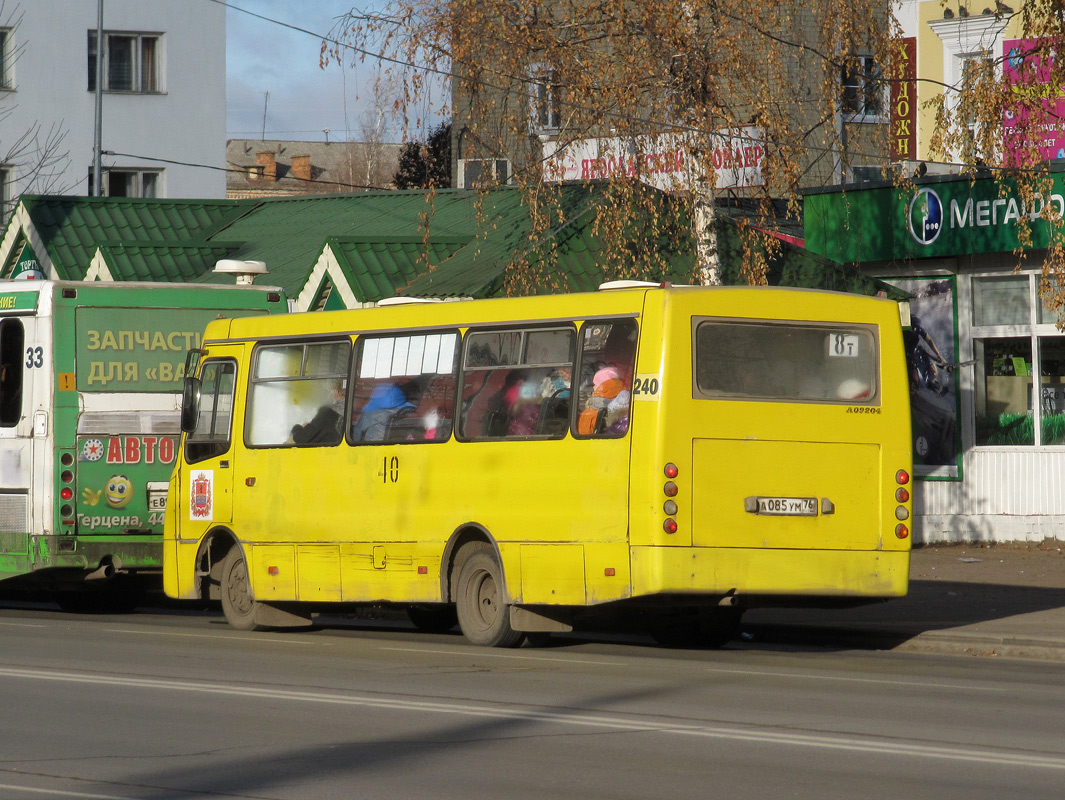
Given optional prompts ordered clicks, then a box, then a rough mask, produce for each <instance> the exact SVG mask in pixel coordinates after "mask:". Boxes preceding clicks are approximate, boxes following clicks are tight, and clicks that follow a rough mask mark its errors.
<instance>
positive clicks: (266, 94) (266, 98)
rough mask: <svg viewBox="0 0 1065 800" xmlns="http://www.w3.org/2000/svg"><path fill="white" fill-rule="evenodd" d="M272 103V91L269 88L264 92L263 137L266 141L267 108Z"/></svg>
mask: <svg viewBox="0 0 1065 800" xmlns="http://www.w3.org/2000/svg"><path fill="white" fill-rule="evenodd" d="M269 104H270V92H269V90H267V91H265V92H263V138H262V140H263V141H264V142H265V141H266V108H267V106H268V105H269Z"/></svg>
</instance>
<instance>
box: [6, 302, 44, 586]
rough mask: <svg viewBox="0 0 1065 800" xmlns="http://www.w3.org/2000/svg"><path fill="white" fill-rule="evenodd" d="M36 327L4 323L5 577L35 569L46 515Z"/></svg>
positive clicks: (20, 321) (29, 322)
mask: <svg viewBox="0 0 1065 800" xmlns="http://www.w3.org/2000/svg"><path fill="white" fill-rule="evenodd" d="M36 324H37V321H36V319H35V318H33V317H5V318H3V319H0V571H4V572H12V571H17V572H24V571H27V570H28V569H30V567H31V565H30V563H29V560H28V559H29V536H28V534H29V532H30V531H31V529H32V528H33V518H34V517H35V516H39V513H40V512H38V513H37V514H35V513H34V511H33V508H34V500H35V498H34V496H33V493H34V487H35V486H37V487H38V490H40V489H43V482H41V481H35V480H34V479H33V474H34V473H33V462H34V442H33V437H34V436H35V435H38V434H39V435H40V436H41V437H46V436H47V435H48V418H47V415H43V416H42V414H35V413H34V403H33V399H34V391H33V384H34V383H35V380H34V377H35V376H37V377H38V378H40V379H42V380H43V376H44V375H45V369H44V368H45V362H46V358H45V352H44V348H43V346H41V345H39V344H38V343H37V341H36V336H35V334H36ZM42 426H43V427H42ZM42 455H43V452H42ZM38 502H41V499H38ZM38 524H39V525H40V524H42V522H41V521H40V520H38Z"/></svg>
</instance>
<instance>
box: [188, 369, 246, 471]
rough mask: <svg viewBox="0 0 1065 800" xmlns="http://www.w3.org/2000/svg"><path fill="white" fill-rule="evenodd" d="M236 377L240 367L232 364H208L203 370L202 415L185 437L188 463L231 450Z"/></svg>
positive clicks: (201, 379) (201, 375)
mask: <svg viewBox="0 0 1065 800" xmlns="http://www.w3.org/2000/svg"><path fill="white" fill-rule="evenodd" d="M236 376H237V365H236V364H234V363H233V362H232V361H208V362H206V363H204V365H203V367H202V368H201V369H200V414H199V416H198V417H197V418H196V428H195V429H194V430H192V431H190V432H189V434H188V435H187V436H186V437H185V461H187V462H188V463H189V464H195V463H196V462H198V461H204V460H206V459H208V458H215V457H217V456H220V455H222V454H224V453H226V452H227V451H228V450H229V445H230V440H231V437H230V429H231V426H232V421H233V391H234V388H235V386H236Z"/></svg>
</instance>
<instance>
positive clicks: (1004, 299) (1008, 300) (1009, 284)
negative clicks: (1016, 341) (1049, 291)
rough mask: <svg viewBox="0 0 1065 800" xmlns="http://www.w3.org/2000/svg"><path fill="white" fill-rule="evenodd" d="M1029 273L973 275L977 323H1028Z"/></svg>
mask: <svg viewBox="0 0 1065 800" xmlns="http://www.w3.org/2000/svg"><path fill="white" fill-rule="evenodd" d="M1030 303H1031V301H1030V298H1029V294H1028V276H1027V275H1009V276H1007V277H1001V278H999V277H996V278H973V325H976V326H981V325H1027V324H1029V321H1030V317H1029V308H1030V307H1031V306H1030Z"/></svg>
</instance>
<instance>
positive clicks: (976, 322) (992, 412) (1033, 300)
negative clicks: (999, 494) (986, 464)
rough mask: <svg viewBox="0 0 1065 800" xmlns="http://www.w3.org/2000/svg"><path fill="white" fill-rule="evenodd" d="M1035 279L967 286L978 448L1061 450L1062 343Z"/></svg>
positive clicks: (978, 280)
mask: <svg viewBox="0 0 1065 800" xmlns="http://www.w3.org/2000/svg"><path fill="white" fill-rule="evenodd" d="M1038 290H1039V276H1038V275H1035V274H1031V275H1023V274H1022V275H1002V276H987V277H974V278H973V279H972V305H973V320H972V323H973V327H972V337H973V355H974V359H975V361H974V366H975V371H976V380H975V385H974V388H975V392H974V399H975V410H976V442H975V443H976V444H977V445H978V446H979V445H990V446H995V445H997V446H1011V445H1013V446H1034V445H1037V444H1038V445H1065V336H1063V335H1062V334H1061V333H1059V332H1058V330H1057V328H1056V327H1055V324H1054V323H1055V322H1056V320H1057V317H1056V314H1055V313H1054V312H1053V311H1050V310H1049V309H1047V308H1046V307H1045V306H1044V305H1043V303H1042V301H1041V299H1040V297H1039V294H1038Z"/></svg>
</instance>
